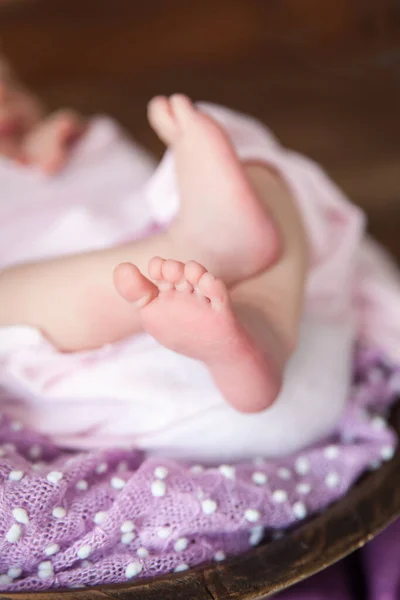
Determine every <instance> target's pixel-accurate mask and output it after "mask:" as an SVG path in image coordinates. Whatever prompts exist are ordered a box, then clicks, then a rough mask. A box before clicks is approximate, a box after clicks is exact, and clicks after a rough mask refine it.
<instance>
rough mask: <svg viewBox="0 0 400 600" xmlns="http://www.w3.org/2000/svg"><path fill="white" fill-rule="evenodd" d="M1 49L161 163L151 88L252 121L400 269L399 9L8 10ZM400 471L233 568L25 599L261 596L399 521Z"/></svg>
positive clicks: (217, 0) (177, 3)
mask: <svg viewBox="0 0 400 600" xmlns="http://www.w3.org/2000/svg"><path fill="white" fill-rule="evenodd" d="M0 39H1V40H2V45H3V48H4V50H5V52H6V54H7V55H8V56H9V57H10V58H11V60H12V61H13V62H14V63H15V65H16V66H17V68H18V69H19V71H20V72H21V73H22V75H23V77H24V78H25V80H26V81H27V83H28V84H30V85H31V86H32V87H33V88H35V89H36V90H37V91H38V92H39V93H40V94H41V95H42V96H43V97H44V99H45V100H46V101H47V103H48V105H49V106H50V107H54V108H56V107H59V106H60V105H71V106H74V107H75V108H78V109H80V110H82V111H84V112H86V113H88V114H92V113H98V112H106V113H109V114H111V115H113V116H115V117H116V118H117V119H118V120H119V121H120V122H121V123H122V124H123V125H125V126H126V128H127V129H128V130H129V131H130V132H131V133H132V134H133V135H134V137H135V138H136V139H138V140H139V141H140V142H142V143H143V144H144V145H145V146H147V147H148V148H150V149H151V150H153V151H154V152H155V153H156V154H160V153H161V151H162V147H161V145H160V144H159V142H158V141H157V140H156V138H155V136H154V135H153V134H152V132H151V131H150V128H149V127H148V125H147V123H146V120H145V107H146V102H147V101H148V100H149V98H150V97H151V96H152V95H154V94H156V93H165V94H168V93H172V92H185V93H188V94H189V95H190V96H192V98H194V99H196V100H200V99H201V100H208V101H213V102H217V103H222V104H225V105H228V106H230V107H232V108H235V109H239V110H242V111H244V112H247V113H250V114H253V115H254V116H256V117H258V118H260V119H262V120H263V121H264V122H265V123H267V124H268V125H269V126H270V127H271V128H272V129H273V130H274V131H275V133H276V134H277V135H278V136H279V137H280V138H281V140H282V141H283V142H284V143H285V144H286V145H288V146H290V147H292V148H294V149H296V150H299V151H301V152H305V153H306V154H308V155H310V156H312V157H313V158H315V159H316V160H317V161H318V162H320V163H322V164H323V165H324V167H325V168H326V169H327V170H328V172H329V173H330V174H331V175H332V177H333V178H334V179H335V180H336V181H337V182H338V183H339V184H340V185H341V186H342V187H343V189H344V190H345V191H346V192H347V193H348V194H349V195H350V196H351V198H352V199H353V200H354V201H355V202H357V203H358V204H359V205H360V206H362V207H363V208H364V209H365V210H366V211H367V213H368V215H369V217H370V227H371V230H372V232H373V233H374V234H376V236H377V237H378V238H379V239H380V240H381V241H382V242H383V243H384V244H385V245H386V246H388V247H389V248H390V249H391V250H392V251H393V252H394V253H395V255H396V256H397V257H398V258H400V236H399V233H398V232H399V224H400V111H399V106H400V2H398V0H324V1H323V2H321V0H202V2H201V3H200V2H188V1H187V0H168V2H163V1H162V0H146V1H145V2H137V1H135V0H10V1H7V0H6V1H4V0H3V1H2V0H0ZM397 428H398V431H400V420H399V418H398V419H397ZM399 467H400V457H399V454H397V455H396V457H395V459H394V460H393V461H392V462H391V463H389V464H388V465H386V466H385V467H384V468H383V469H381V470H380V471H379V472H376V473H374V474H372V475H370V476H368V477H367V479H366V480H365V481H364V482H363V483H361V484H360V485H359V486H357V487H356V488H355V489H354V490H352V491H351V492H350V494H348V496H347V497H346V498H345V499H343V500H342V501H340V502H339V503H338V504H337V505H336V506H334V507H332V508H331V509H329V510H328V511H326V512H325V513H324V514H323V515H321V516H319V517H318V518H316V519H314V520H313V521H312V522H311V523H309V524H307V525H304V526H303V527H302V528H301V529H298V530H297V531H296V532H295V533H293V534H290V535H289V536H287V537H286V538H285V539H283V540H281V541H279V542H274V543H272V544H270V545H268V546H266V547H262V548H259V549H256V550H254V551H252V552H250V553H248V554H246V555H245V556H244V557H241V558H238V559H236V560H235V561H231V562H229V563H226V564H220V565H218V566H213V567H210V568H205V569H199V570H195V571H192V572H190V573H187V574H180V575H175V576H172V577H168V578H161V579H159V580H157V581H155V582H150V583H145V582H141V583H139V584H137V585H134V586H133V587H131V588H129V587H117V588H115V587H114V588H104V587H103V588H101V589H99V590H84V591H79V590H70V591H68V592H65V593H61V592H54V591H52V592H50V593H49V594H28V595H19V596H16V598H19V599H23V598H30V599H31V600H45V599H46V600H48V599H53V600H57V599H60V600H89V599H93V600H95V599H98V600H100V599H106V598H117V599H119V600H161V599H162V600H179V599H180V598H182V600H192V599H193V600H194V599H196V600H203V599H204V600H206V599H207V600H225V599H228V598H235V599H241V600H245V599H246V600H254V599H256V598H257V599H258V598H261V597H266V596H267V595H269V594H271V593H273V592H275V591H276V590H278V589H281V588H283V587H286V586H288V585H290V584H291V583H293V582H295V581H297V580H299V579H301V578H304V577H305V576H307V575H309V574H311V573H313V572H316V571H317V570H319V569H321V568H323V567H324V566H327V565H328V564H330V563H332V562H334V561H336V560H338V559H339V558H340V557H342V556H345V555H346V554H348V553H349V552H351V551H352V550H354V549H355V548H357V547H359V546H360V545H362V544H363V543H365V542H366V541H367V540H368V539H370V538H371V537H372V536H373V535H374V534H375V533H376V532H377V531H378V530H380V529H381V528H382V527H383V526H385V525H386V524H387V523H388V522H389V521H390V520H391V519H392V518H394V516H395V515H398V514H399V513H400V489H399V486H397V487H396V482H397V481H398V474H399V472H400V469H399ZM6 598H7V599H8V598H14V596H13V595H0V600H2V599H3V600H4V599H6Z"/></svg>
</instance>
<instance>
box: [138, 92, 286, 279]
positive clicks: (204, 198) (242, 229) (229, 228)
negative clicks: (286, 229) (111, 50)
mask: <svg viewBox="0 0 400 600" xmlns="http://www.w3.org/2000/svg"><path fill="white" fill-rule="evenodd" d="M149 120H150V123H151V125H152V126H153V128H154V129H155V131H156V132H157V133H158V135H159V137H160V138H161V139H162V140H163V141H164V142H165V143H166V144H168V145H169V147H170V150H171V152H172V153H173V156H174V161H175V167H176V173H177V179H178V188H179V196H180V211H179V215H178V217H177V219H176V221H175V222H174V224H173V225H172V227H171V233H172V235H174V236H176V237H177V238H179V239H180V240H181V244H182V245H183V246H184V247H185V248H189V249H190V255H191V256H192V257H193V258H194V259H195V260H198V261H200V262H202V263H203V264H205V265H206V266H207V268H209V269H211V270H212V271H213V272H214V273H215V274H216V275H218V277H221V278H222V279H223V280H224V281H225V283H228V284H232V283H234V282H237V281H239V280H243V279H246V278H248V277H251V276H253V275H255V274H256V273H257V272H259V271H262V270H264V269H265V268H267V267H268V266H270V265H271V264H272V263H273V262H274V261H275V260H276V259H277V257H278V253H279V251H280V240H279V236H278V233H277V229H276V227H275V224H274V223H273V222H272V219H271V217H270V215H269V214H268V212H267V210H266V209H265V208H264V207H263V205H262V202H261V201H260V199H259V198H258V197H257V194H256V192H255V191H254V189H253V188H252V186H251V184H250V182H249V181H248V179H247V177H246V173H245V171H244V169H243V166H242V165H241V163H240V161H239V159H238V157H237V155H236V152H235V150H234V148H233V146H232V144H231V142H230V140H229V138H228V136H227V134H226V132H225V131H224V130H223V129H222V128H221V127H220V126H219V125H218V123H216V122H215V121H214V120H213V119H212V118H211V117H209V116H207V115H206V114H204V113H202V112H200V111H199V110H197V109H196V108H195V107H194V106H193V105H192V103H191V102H190V100H189V99H188V98H186V97H185V96H180V95H176V96H172V97H171V98H170V99H167V98H162V97H159V98H155V99H154V100H153V101H152V102H151V103H150V104H149Z"/></svg>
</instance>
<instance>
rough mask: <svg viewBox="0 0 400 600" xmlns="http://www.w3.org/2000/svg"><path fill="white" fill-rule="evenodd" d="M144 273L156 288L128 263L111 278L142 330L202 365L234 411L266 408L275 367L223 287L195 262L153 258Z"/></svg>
mask: <svg viewBox="0 0 400 600" xmlns="http://www.w3.org/2000/svg"><path fill="white" fill-rule="evenodd" d="M148 271H149V277H150V279H152V280H154V281H155V283H152V282H151V281H150V280H149V279H147V278H146V277H144V276H143V275H142V274H141V273H140V271H139V269H138V268H137V267H136V266H135V265H132V264H130V263H123V264H121V265H119V266H118V267H117V268H116V270H115V273H114V283H115V287H116V289H117V291H118V292H119V293H120V295H121V296H122V297H123V298H125V300H127V301H128V302H130V303H132V304H133V305H134V307H135V309H137V310H138V313H139V317H140V319H141V323H142V326H143V328H144V330H145V331H147V333H149V334H150V335H151V336H152V337H154V338H155V339H156V340H157V341H158V342H159V343H160V344H162V345H163V346H165V347H166V348H169V349H170V350H173V351H174V352H178V353H179V354H183V355H185V356H189V357H191V358H194V359H197V360H200V361H202V362H204V363H205V365H206V366H207V367H208V369H209V370H210V372H211V375H212V376H213V378H214V380H215V382H216V384H217V386H218V388H219V389H220V391H221V393H222V394H223V396H224V397H225V399H226V400H227V401H228V402H229V403H230V404H231V405H232V406H234V407H235V408H237V409H238V410H240V411H242V412H258V411H260V410H263V409H265V408H266V407H268V406H269V405H270V404H271V403H272V402H273V401H274V400H275V398H276V396H277V394H278V391H279V387H280V378H279V375H278V373H277V369H276V366H275V365H274V363H273V361H272V360H268V358H267V357H266V356H265V355H264V352H262V351H261V349H260V348H259V347H258V346H257V344H256V342H255V341H254V340H253V339H252V338H251V337H250V335H249V334H248V333H247V332H246V331H245V329H244V328H243V327H242V325H241V324H240V323H239V321H238V319H237V317H236V315H235V313H234V311H233V309H232V305H231V302H230V299H229V295H228V291H227V288H226V286H225V284H224V283H223V281H222V280H220V279H215V278H214V277H213V276H212V275H211V273H209V272H208V271H207V270H206V269H205V267H203V266H202V265H200V264H199V263H197V262H194V261H191V262H188V263H186V264H184V263H181V262H178V261H175V260H164V259H162V258H159V257H155V258H153V259H152V260H151V261H150V263H149V268H148Z"/></svg>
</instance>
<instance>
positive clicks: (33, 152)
mask: <svg viewBox="0 0 400 600" xmlns="http://www.w3.org/2000/svg"><path fill="white" fill-rule="evenodd" d="M84 130H85V124H84V122H83V120H82V119H81V117H79V115H77V114H76V113H74V112H73V111H70V110H61V111H58V112H56V113H54V114H53V115H50V117H48V118H47V119H46V120H45V121H43V122H42V123H41V124H40V125H38V126H37V127H36V128H35V129H34V130H33V131H32V132H31V133H30V134H29V135H28V136H27V137H26V139H25V142H24V144H23V155H24V159H25V160H26V162H27V163H28V164H32V165H35V166H37V167H39V169H41V170H42V171H44V172H45V173H48V174H54V173H57V172H58V171H60V170H61V169H62V168H63V167H64V165H65V163H66V162H67V160H68V158H69V156H70V152H71V149H72V147H73V145H74V143H75V142H76V141H77V140H78V139H79V138H80V136H81V135H82V134H83V132H84Z"/></svg>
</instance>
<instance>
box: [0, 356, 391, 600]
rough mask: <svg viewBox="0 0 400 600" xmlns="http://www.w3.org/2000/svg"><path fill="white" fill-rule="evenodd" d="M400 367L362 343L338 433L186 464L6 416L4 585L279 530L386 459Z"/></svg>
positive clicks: (125, 568)
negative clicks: (244, 457)
mask: <svg viewBox="0 0 400 600" xmlns="http://www.w3.org/2000/svg"><path fill="white" fill-rule="evenodd" d="M399 389H400V370H398V369H396V368H394V367H393V366H392V365H391V364H389V363H388V362H387V361H385V360H384V359H382V358H381V357H380V356H379V355H378V354H377V353H375V352H371V351H367V350H365V349H364V350H359V351H358V353H357V356H356V359H355V369H354V387H353V390H352V393H351V399H350V402H349V404H348V408H347V410H346V413H345V415H344V416H343V420H342V422H341V424H340V427H339V428H338V431H337V433H336V434H335V435H334V436H332V438H330V439H329V440H326V441H325V442H324V443H321V444H318V445H315V446H313V447H311V448H309V449H308V450H306V451H304V452H302V453H301V454H298V455H296V456H291V457H289V458H286V459H279V460H263V459H262V458H257V459H254V460H253V461H252V462H244V463H240V464H236V465H218V466H215V467H213V468H211V467H205V466H204V465H186V464H182V463H177V462H173V461H167V460H160V459H157V460H155V459H152V458H146V457H144V456H142V455H139V454H138V453H137V452H134V451H129V450H120V449H118V450H113V449H110V450H108V451H92V452H80V453H67V452H66V451H63V450H61V449H59V448H57V447H56V446H55V445H54V444H53V443H52V442H51V441H50V440H48V439H46V438H43V437H42V436H40V435H38V434H37V433H35V432H33V431H28V430H26V429H24V428H23V427H22V426H21V424H19V423H16V422H10V420H9V419H7V417H6V416H3V418H2V420H1V422H0V444H1V446H0V486H1V489H0V589H1V590H7V591H20V590H32V589H37V590H39V589H46V588H51V587H83V586H90V585H95V584H100V583H116V582H126V581H129V580H132V579H133V578H135V577H143V576H146V577H149V576H153V575H159V574H162V573H167V572H171V571H182V570H185V569H187V568H189V567H191V566H194V565H197V564H199V563H201V562H203V561H208V560H215V561H221V560H224V558H225V557H226V556H229V555H233V554H238V553H240V552H243V551H245V550H247V549H248V548H249V547H250V546H254V545H256V544H258V543H259V542H260V541H261V539H262V538H263V537H264V536H265V535H266V536H267V538H268V536H269V535H271V531H272V532H273V536H277V535H281V534H282V533H281V532H282V530H283V529H284V528H285V527H287V526H288V525H290V524H292V523H294V522H300V521H301V520H302V519H304V518H305V517H307V516H308V515H311V514H313V513H316V512H317V511H320V510H321V509H323V508H324V507H326V506H327V505H328V504H329V503H331V502H333V501H334V500H336V499H337V498H339V497H340V496H342V495H343V494H345V493H346V491H347V490H348V488H349V486H351V485H352V483H353V482H354V481H355V480H356V479H357V478H358V477H359V476H360V474H361V473H362V472H364V471H365V470H366V469H376V468H378V467H379V465H380V464H381V462H382V461H385V460H390V459H391V458H392V456H393V453H394V448H395V444H396V437H395V435H394V432H392V431H391V430H390V428H389V427H388V425H387V422H386V418H385V416H386V414H387V410H388V408H389V406H390V404H391V402H392V401H393V399H394V398H395V396H396V395H397V393H398V391H399Z"/></svg>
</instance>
